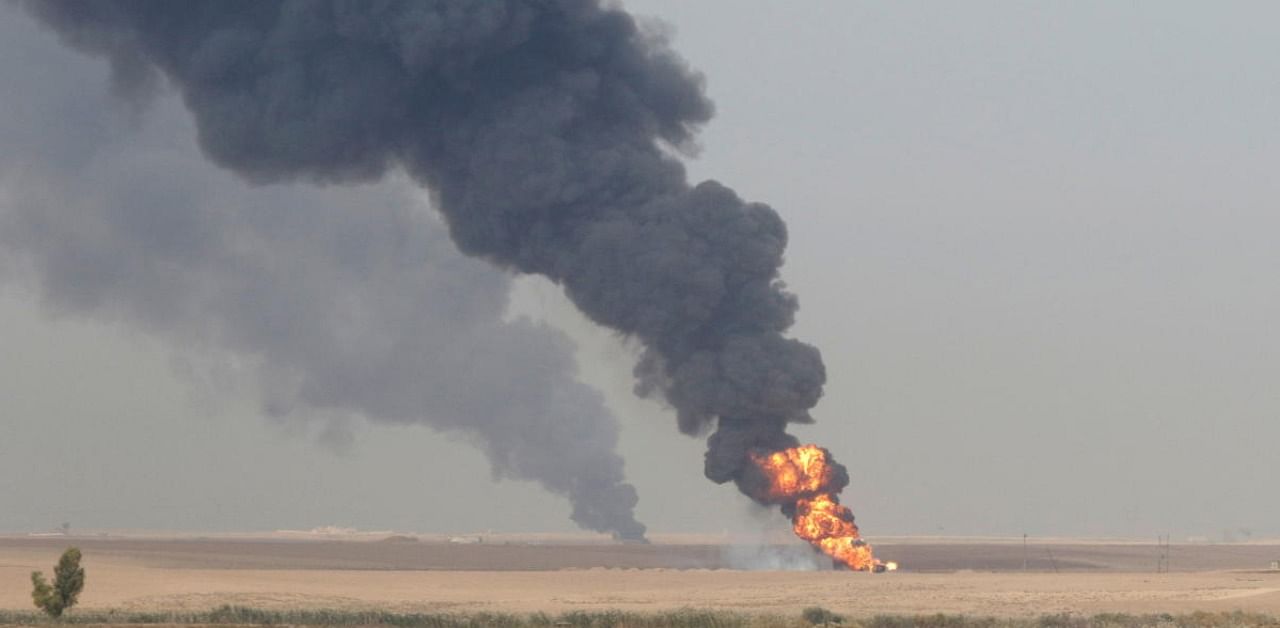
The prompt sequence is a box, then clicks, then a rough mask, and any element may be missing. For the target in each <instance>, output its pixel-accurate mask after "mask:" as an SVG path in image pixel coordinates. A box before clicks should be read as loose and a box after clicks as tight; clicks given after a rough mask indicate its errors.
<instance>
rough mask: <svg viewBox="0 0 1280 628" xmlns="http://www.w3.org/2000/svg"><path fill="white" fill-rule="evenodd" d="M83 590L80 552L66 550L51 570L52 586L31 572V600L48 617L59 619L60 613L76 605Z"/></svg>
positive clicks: (41, 576)
mask: <svg viewBox="0 0 1280 628" xmlns="http://www.w3.org/2000/svg"><path fill="white" fill-rule="evenodd" d="M83 588H84V569H83V568H81V567H80V550H79V549H78V548H75V547H71V548H67V551H65V552H63V553H62V558H59V559H58V566H56V567H54V568H53V584H49V583H48V582H47V581H46V580H45V579H44V574H43V573H41V572H39V571H33V572H31V599H32V601H34V602H35V603H36V606H37V607H39V608H40V609H41V610H43V611H44V612H46V613H48V614H49V616H50V617H61V616H62V611H65V610H67V609H68V608H71V607H72V606H75V605H76V598H77V597H79V596H80V590H81V589H83Z"/></svg>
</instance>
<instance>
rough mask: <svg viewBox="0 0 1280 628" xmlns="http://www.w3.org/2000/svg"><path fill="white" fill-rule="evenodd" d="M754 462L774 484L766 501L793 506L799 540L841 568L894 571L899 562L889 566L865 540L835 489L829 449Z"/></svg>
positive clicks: (805, 448) (787, 452)
mask: <svg viewBox="0 0 1280 628" xmlns="http://www.w3.org/2000/svg"><path fill="white" fill-rule="evenodd" d="M751 459H752V461H753V462H755V464H756V466H758V467H759V468H760V470H761V471H763V472H764V475H765V477H766V478H768V479H769V486H768V488H767V489H765V494H764V495H759V496H757V497H758V498H760V499H762V501H769V502H781V503H783V504H791V505H792V509H793V510H794V514H792V516H791V523H792V529H793V530H794V531H795V533H796V536H798V537H800V538H802V539H804V540H806V541H808V542H809V544H810V545H813V546H814V547H815V548H817V549H819V550H821V551H822V552H823V553H824V554H826V555H828V556H830V557H831V558H833V559H835V560H836V561H838V562H839V563H840V564H843V565H845V566H846V567H848V568H850V569H853V570H856V571H876V572H879V571H892V570H894V569H897V568H898V565H897V563H884V562H881V561H880V560H878V559H877V558H876V557H875V554H874V553H873V552H872V550H871V546H870V545H868V544H867V542H866V541H863V540H862V536H861V535H860V534H859V533H858V526H857V525H854V523H853V512H852V511H851V510H849V508H848V507H847V506H843V505H841V504H840V500H839V498H838V497H837V496H836V495H835V494H834V491H835V490H839V488H840V487H833V486H832V485H831V484H832V481H833V480H834V479H835V477H836V472H835V469H834V468H833V467H832V463H831V461H830V460H829V459H828V458H827V450H825V449H823V448H821V447H818V446H817V445H802V446H800V447H792V448H791V449H784V450H782V451H775V452H773V453H771V454H769V455H767V456H765V455H758V454H752V456H751Z"/></svg>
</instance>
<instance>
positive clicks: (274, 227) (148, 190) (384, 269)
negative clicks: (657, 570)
mask: <svg viewBox="0 0 1280 628" xmlns="http://www.w3.org/2000/svg"><path fill="white" fill-rule="evenodd" d="M0 50H3V54H0V111H3V112H4V115H2V116H0V138H2V139H3V141H2V143H0V146H3V150H0V275H3V276H4V278H5V279H9V280H11V281H15V282H18V281H21V282H27V281H31V283H33V284H34V285H35V286H36V287H38V289H39V291H40V293H41V295H42V297H43V300H44V302H45V304H46V306H47V307H48V309H49V310H51V311H52V312H54V313H56V314H58V315H61V316H67V317H90V318H93V319H95V320H105V321H112V322H120V323H123V324H125V325H128V326H129V327H130V328H132V329H136V330H139V331H143V332H145V333H147V334H149V335H151V336H154V337H157V338H160V339H162V340H164V341H166V343H167V344H168V345H169V346H170V347H171V348H172V349H173V351H174V353H175V357H176V358H177V359H178V363H179V364H182V365H191V366H193V367H194V368H181V369H180V371H181V372H183V373H189V374H191V375H192V376H193V377H194V379H195V380H196V381H197V383H198V386H199V388H198V390H200V391H203V389H205V388H206V387H208V386H213V387H214V389H213V390H210V391H209V392H211V393H213V394H214V395H220V394H222V393H223V392H225V387H224V386H223V385H221V384H220V382H225V381H228V380H229V381H232V382H237V383H236V384H234V385H236V386H240V385H241V384H240V383H242V385H243V386H244V387H246V388H248V389H249V390H250V391H254V392H258V393H259V394H260V395H261V399H262V404H263V408H264V411H265V412H266V413H267V414H268V415H269V416H272V417H275V418H276V420H279V421H289V423H288V425H289V426H292V425H293V423H294V422H295V421H299V422H300V423H299V425H304V426H307V427H308V428H309V430H310V429H314V430H318V433H319V436H320V437H321V439H322V440H324V441H325V442H328V443H332V444H336V445H343V444H344V443H345V442H346V441H348V440H349V439H350V431H349V430H347V429H345V428H344V426H345V425H346V424H347V423H348V422H349V421H350V420H351V419H367V420H369V421H374V422H377V423H381V424H388V423H391V424H404V425H411V424H412V425H425V426H428V427H430V428H432V429H435V430H439V431H443V432H445V433H448V434H451V435H455V436H458V437H460V438H462V439H465V440H466V441H469V442H470V443H472V444H474V445H475V446H476V447H477V448H479V449H480V450H481V451H482V452H483V453H484V454H485V455H486V456H487V458H488V459H489V461H490V464H491V466H492V469H493V473H494V475H495V476H497V477H501V478H515V479H525V480H531V481H535V482H537V483H539V484H540V485H541V486H543V487H544V488H546V489H547V490H548V491H550V492H552V493H554V494H557V495H561V496H564V497H566V498H568V500H569V502H570V504H571V506H572V512H571V517H572V519H573V520H574V521H575V522H577V523H578V524H579V525H581V526H582V527H584V528H587V529H590V530H597V531H602V532H609V533H613V534H616V535H618V536H620V537H624V538H639V537H641V536H642V535H643V534H644V526H643V525H642V524H640V523H639V522H637V521H636V519H635V516H634V514H633V509H634V507H635V504H636V500H637V497H636V491H635V489H634V488H633V487H632V486H631V485H630V484H627V483H626V482H625V481H624V477H623V464H622V458H621V457H620V456H619V455H618V454H617V452H616V451H615V447H616V445H617V440H618V425H617V421H616V419H615V417H614V416H613V415H612V414H610V412H609V411H608V409H607V408H606V407H605V405H604V400H603V398H602V397H601V395H600V394H599V393H597V392H596V391H594V390H592V389H591V388H589V387H587V386H585V385H584V384H582V383H580V382H579V381H577V379H576V377H575V369H576V365H575V363H574V355H573V353H574V349H575V348H574V346H573V344H572V342H571V340H570V339H569V338H568V337H567V336H565V335H564V334H563V333H561V332H560V331H558V330H556V329H554V328H551V327H547V326H544V325H540V324H535V323H532V322H529V321H527V320H520V319H516V320H505V319H504V313H505V310H506V306H507V299H508V293H509V291H510V286H511V278H510V276H509V275H508V274H506V273H503V272H501V271H499V270H497V269H495V268H493V267H492V266H491V265H489V264H486V263H484V262H482V261H480V260H475V259H471V258H467V257H464V256H462V255H461V254H460V253H458V251H457V248H456V247H455V246H454V245H453V244H452V243H451V242H450V241H449V238H448V235H447V233H446V232H445V229H444V227H443V225H442V224H441V221H440V220H439V219H438V218H437V217H436V216H435V215H434V214H433V213H432V212H431V210H430V207H429V205H428V204H427V203H426V202H425V199H424V198H422V196H423V195H422V194H421V192H420V191H419V190H418V189H417V188H416V186H414V185H413V184H412V183H411V182H408V181H404V180H403V179H404V177H396V180H393V181H388V182H385V183H383V184H381V185H378V186H344V187H329V188H320V187H316V186H309V185H275V186H259V187H252V188H251V187H249V186H247V185H245V184H244V182H243V181H240V180H238V179H237V178H236V177H234V176H233V175H231V174H230V173H227V172H224V171H221V170H219V169H216V168H211V167H209V165H208V162H207V160H205V159H204V157H203V156H202V155H201V154H200V151H199V149H198V147H197V146H196V145H195V134H194V129H193V128H192V125H191V120H190V116H189V115H187V113H186V112H185V111H184V110H183V109H182V106H181V103H179V102H176V99H175V98H171V97H166V98H158V99H155V100H154V101H152V102H150V103H149V104H148V105H147V111H148V115H146V116H145V117H143V118H141V119H138V120H132V121H131V119H130V118H131V115H130V114H131V112H130V111H128V110H127V109H123V108H122V107H120V106H119V102H118V101H116V100H115V99H113V98H111V97H110V94H109V91H110V90H109V89H108V88H107V84H106V82H105V80H104V74H105V73H104V72H103V68H102V64H101V63H100V62H98V61H97V60H95V59H89V58H86V57H83V56H82V55H76V54H73V53H71V52H70V51H67V50H65V49H62V48H60V47H59V46H58V44H57V42H56V41H54V40H53V37H51V36H50V35H49V34H47V33H42V32H39V30H38V29H35V28H33V27H32V24H31V23H30V21H29V20H26V19H24V16H22V15H21V14H19V13H18V12H17V11H16V10H14V9H13V8H12V7H10V6H8V5H7V4H0ZM33 59H39V63H32V60H33ZM32 280H34V281H32ZM14 359H17V358H14ZM228 374H229V375H228ZM301 421H306V422H305V423H301ZM431 481H433V482H438V481H440V480H439V479H435V480H431ZM426 495H427V492H426V491H424V492H423V494H422V495H412V494H411V495H407V496H406V498H407V499H411V500H413V499H421V498H423V497H425V496H426Z"/></svg>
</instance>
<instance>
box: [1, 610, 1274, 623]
mask: <svg viewBox="0 0 1280 628" xmlns="http://www.w3.org/2000/svg"><path fill="white" fill-rule="evenodd" d="M61 624H77V625H89V624H115V625H122V624H135V625H147V624H150V625H156V624H170V625H190V626H194V625H210V624H212V625H228V626H230V625H242V626H402V627H417V626H423V627H429V628H437V627H438V628H482V627H484V628H488V627H496V628H508V627H509V628H522V627H525V626H571V627H589V628H660V627H661V628H665V627H668V626H670V627H675V628H684V627H688V628H701V627H708V628H736V627H742V628H757V627H760V628H763V627H771V626H779V627H795V628H804V627H807V626H815V625H818V626H847V627H850V628H857V627H861V628H1095V627H1097V628H1139V627H1142V628H1145V627H1147V626H1153V627H1160V628H1237V627H1253V626H1268V627H1274V628H1280V618H1277V617H1272V616H1269V615H1260V614H1253V613H1243V612H1238V611H1237V612H1234V613H1204V612H1197V613H1190V614H1185V615H1167V614H1162V615H1127V614H1120V613H1108V614H1102V615H1093V616H1083V615H1044V616H1040V617H1029V618H996V617H980V616H968V615H942V614H938V615H877V616H874V617H845V616H842V615H840V614H837V613H834V612H832V611H829V610H826V609H823V608H819V607H811V608H807V609H805V610H804V611H803V612H802V613H801V614H800V615H798V616H790V617H787V616H780V615H746V614H741V613H734V612H729V611H710V610H706V611H704V610H694V609H684V610H678V611H671V612H666V613H631V612H622V611H596V612H582V611H578V612H572V613H565V614H561V615H546V614H542V613H537V614H532V615H516V614H504V613H475V614H454V613H390V612H380V611H350V610H262V609H256V608H247V607H242V606H222V607H219V608H216V609H214V610H211V611H200V612H152V613H145V612H133V611H93V610H84V611H76V612H71V613H67V614H65V615H63V616H62V617H61V618H58V619H53V618H50V617H47V616H46V615H44V614H41V613H36V612H22V611H3V610H0V625H7V626H45V625H61Z"/></svg>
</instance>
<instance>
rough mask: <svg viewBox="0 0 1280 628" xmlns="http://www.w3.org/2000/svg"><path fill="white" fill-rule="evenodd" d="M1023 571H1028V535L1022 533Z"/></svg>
mask: <svg viewBox="0 0 1280 628" xmlns="http://www.w3.org/2000/svg"><path fill="white" fill-rule="evenodd" d="M1022 570H1023V571H1026V570H1027V533H1026V532H1023V533H1022Z"/></svg>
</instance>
